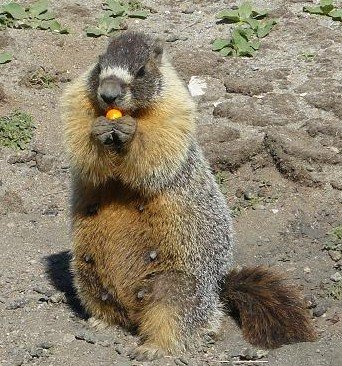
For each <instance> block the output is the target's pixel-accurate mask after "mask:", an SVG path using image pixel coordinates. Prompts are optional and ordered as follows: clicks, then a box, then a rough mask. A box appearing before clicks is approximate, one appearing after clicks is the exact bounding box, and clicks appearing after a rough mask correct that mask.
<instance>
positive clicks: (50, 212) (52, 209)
mask: <svg viewBox="0 0 342 366" xmlns="http://www.w3.org/2000/svg"><path fill="white" fill-rule="evenodd" d="M42 214H43V215H44V216H57V215H58V206H57V205H49V206H48V207H47V208H45V209H44V210H43V212H42Z"/></svg>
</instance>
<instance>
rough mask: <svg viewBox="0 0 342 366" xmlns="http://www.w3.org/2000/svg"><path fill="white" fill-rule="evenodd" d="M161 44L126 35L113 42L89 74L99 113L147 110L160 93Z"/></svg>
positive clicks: (130, 34) (139, 36)
mask: <svg viewBox="0 0 342 366" xmlns="http://www.w3.org/2000/svg"><path fill="white" fill-rule="evenodd" d="M162 54H163V48H162V45H161V42H160V41H156V40H153V39H151V38H150V37H148V36H146V35H144V34H141V33H132V32H126V33H123V34H121V35H120V36H118V37H116V38H114V39H113V40H112V41H111V42H110V43H109V45H108V48H107V51H106V53H104V54H103V55H101V56H100V57H99V61H98V63H97V65H96V66H95V68H94V69H93V71H92V74H91V77H90V80H89V87H90V91H91V94H92V97H93V98H95V99H96V100H97V103H98V105H99V107H100V109H102V110H107V109H109V108H113V107H116V108H118V109H121V110H124V111H125V110H128V111H137V110H139V109H143V108H147V107H149V106H150V105H151V103H153V101H155V100H156V99H157V98H158V96H159V95H160V93H161V89H162V74H161V72H160V68H159V67H160V65H161V59H162Z"/></svg>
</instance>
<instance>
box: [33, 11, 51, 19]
mask: <svg viewBox="0 0 342 366" xmlns="http://www.w3.org/2000/svg"><path fill="white" fill-rule="evenodd" d="M35 18H37V19H39V20H52V19H55V16H54V15H53V14H52V13H50V12H45V13H42V14H38V15H36V16H35Z"/></svg>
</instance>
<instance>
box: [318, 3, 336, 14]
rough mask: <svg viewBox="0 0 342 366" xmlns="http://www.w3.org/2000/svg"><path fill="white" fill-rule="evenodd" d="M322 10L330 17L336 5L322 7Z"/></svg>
mask: <svg viewBox="0 0 342 366" xmlns="http://www.w3.org/2000/svg"><path fill="white" fill-rule="evenodd" d="M321 9H322V10H323V14H324V15H328V14H329V13H330V12H331V11H332V10H333V9H334V5H325V6H321Z"/></svg>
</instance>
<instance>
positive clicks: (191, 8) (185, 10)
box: [182, 6, 196, 14]
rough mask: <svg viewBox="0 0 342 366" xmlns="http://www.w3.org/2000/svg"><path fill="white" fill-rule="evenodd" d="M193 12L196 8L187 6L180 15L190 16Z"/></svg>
mask: <svg viewBox="0 0 342 366" xmlns="http://www.w3.org/2000/svg"><path fill="white" fill-rule="evenodd" d="M195 11H196V8H195V7H193V6H189V7H187V8H185V9H183V10H182V13H184V14H192V13H194V12H195Z"/></svg>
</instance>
